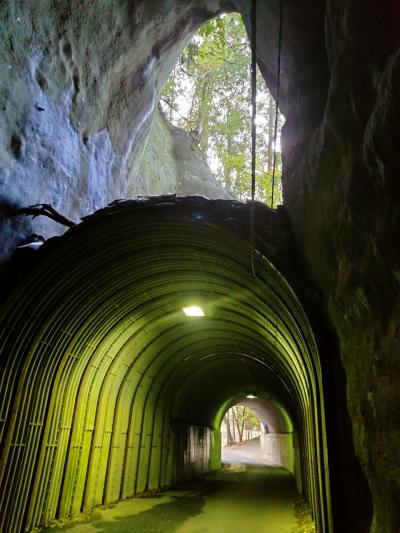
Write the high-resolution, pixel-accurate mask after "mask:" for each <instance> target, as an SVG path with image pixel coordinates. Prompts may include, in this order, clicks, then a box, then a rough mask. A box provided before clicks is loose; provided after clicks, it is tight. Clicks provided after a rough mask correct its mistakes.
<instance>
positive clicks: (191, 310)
mask: <svg viewBox="0 0 400 533" xmlns="http://www.w3.org/2000/svg"><path fill="white" fill-rule="evenodd" d="M182 311H183V312H184V313H185V315H186V316H204V311H203V309H202V308H201V307H199V306H198V305H191V306H190V307H183V308H182Z"/></svg>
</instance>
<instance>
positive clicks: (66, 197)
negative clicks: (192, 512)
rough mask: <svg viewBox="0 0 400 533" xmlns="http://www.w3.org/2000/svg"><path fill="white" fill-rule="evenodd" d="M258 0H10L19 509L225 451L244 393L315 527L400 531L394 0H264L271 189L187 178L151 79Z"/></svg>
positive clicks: (157, 477)
mask: <svg viewBox="0 0 400 533" xmlns="http://www.w3.org/2000/svg"><path fill="white" fill-rule="evenodd" d="M252 3H253V2H250V0H232V1H231V0H188V1H183V0H126V1H125V0H124V1H118V2H117V1H114V2H107V1H106V0H93V1H91V2H81V1H80V0H69V1H66V0H60V1H58V2H34V1H33V0H31V1H29V0H26V1H25V0H24V1H22V0H3V2H0V20H1V23H2V37H3V38H2V39H1V41H0V68H1V71H2V76H1V77H0V109H1V113H2V120H1V121H0V339H1V342H0V350H1V355H0V365H1V367H0V380H1V387H0V405H1V408H0V409H1V411H0V432H1V436H0V457H1V459H0V524H1V525H0V529H1V530H2V531H4V532H5V533H9V532H10V533H11V532H20V531H30V530H32V529H34V528H36V527H40V526H42V525H45V524H49V523H50V522H51V521H52V519H53V518H56V519H57V518H64V517H74V516H76V515H77V514H79V513H80V512H83V511H87V512H89V510H91V509H96V508H98V507H97V506H98V505H100V504H104V505H107V504H113V503H115V502H117V501H119V500H124V501H125V499H127V498H129V497H130V496H133V495H138V494H142V493H143V492H144V493H146V492H151V491H161V490H163V489H164V488H167V487H169V486H171V485H174V484H175V483H179V482H181V481H182V480H185V479H186V478H187V477H189V476H191V475H200V474H203V473H205V472H206V471H207V470H212V469H218V468H219V467H220V440H219V439H220V433H219V429H220V423H221V420H222V417H223V415H224V413H225V412H226V410H227V409H228V408H229V407H230V406H232V405H234V404H236V403H237V402H239V401H240V402H242V401H244V398H245V397H246V396H247V395H248V394H249V393H250V394H252V395H254V396H257V401H258V403H257V402H256V405H253V406H254V408H255V409H256V410H257V411H258V413H259V416H260V418H261V419H262V420H264V422H263V423H265V424H266V426H268V429H269V431H268V433H267V434H266V437H267V440H268V441H269V443H270V444H271V450H272V449H274V450H277V453H278V452H279V455H280V456H281V457H282V461H286V463H287V466H288V467H289V470H292V471H293V475H294V478H295V480H296V484H297V488H298V490H299V491H300V492H301V494H302V495H303V497H304V499H305V500H306V501H307V502H308V503H309V505H310V508H311V512H312V515H313V518H314V520H315V523H316V525H317V530H318V532H320V531H323V532H329V533H330V532H334V533H398V531H399V530H400V513H399V508H400V488H399V479H400V463H399V461H398V447H399V438H400V436H399V427H400V422H399V420H400V417H399V401H398V399H399V392H398V384H399V380H400V365H399V357H398V354H399V350H400V341H399V339H400V333H399V332H400V327H399V318H400V298H399V294H400V292H399V284H400V252H399V250H400V247H399V246H398V242H399V233H400V211H399V198H400V189H399V155H398V146H399V131H400V124H399V117H400V112H399V97H398V95H399V79H400V78H399V72H400V52H399V51H400V34H399V31H398V28H399V24H400V14H399V8H398V5H397V3H396V2H372V1H369V2H358V1H356V0H343V1H341V2H338V1H337V0H326V1H323V2H320V1H319V0H307V1H300V0H299V1H298V2H291V1H289V0H268V1H266V0H257V16H256V30H257V31H256V33H257V38H256V43H255V45H256V46H255V59H256V63H257V64H258V67H259V69H260V72H261V74H262V77H263V79H264V81H265V83H266V85H267V86H268V88H269V89H270V91H271V93H272V94H273V95H274V97H275V98H276V95H277V94H278V89H279V97H280V98H279V108H280V111H281V112H282V113H283V115H284V116H285V119H286V120H285V125H284V127H283V130H282V137H281V140H282V144H281V146H282V197H283V205H282V206H280V207H279V208H278V209H274V210H268V209H267V208H265V207H262V206H258V205H255V207H254V205H253V206H252V204H247V205H246V204H240V203H237V202H234V201H227V202H225V201H218V200H215V199H214V200H205V199H201V198H198V197H197V198H194V197H193V198H192V197H188V198H186V199H182V198H180V196H183V195H184V194H183V193H180V192H179V186H180V183H179V180H178V179H177V177H176V175H175V174H176V173H175V174H174V175H173V178H172V179H171V180H170V181H168V180H167V179H166V178H165V176H166V175H167V174H168V172H167V170H168V169H167V166H168V161H169V159H168V157H161V156H160V153H163V152H162V149H163V146H161V148H160V146H154V144H153V145H152V141H151V139H150V137H149V132H150V129H151V127H152V122H153V118H154V114H155V111H156V109H157V103H158V101H159V99H160V95H161V92H162V88H163V87H164V86H165V84H166V81H167V79H168V76H169V74H170V73H171V71H172V69H173V68H174V65H175V64H176V61H177V59H178V57H179V55H180V53H181V51H182V49H183V47H184V46H185V44H187V42H188V40H189V39H190V38H191V36H192V35H193V34H194V32H195V31H196V30H197V29H198V28H199V27H201V25H202V24H204V23H205V22H207V21H209V20H211V19H212V18H214V17H217V16H219V15H221V14H222V13H228V12H238V13H240V14H241V16H242V17H243V22H244V24H245V26H246V29H247V32H248V33H250V26H251V25H250V10H251V4H252ZM279 34H280V35H281V38H279ZM278 56H279V57H280V59H281V61H280V67H281V68H280V76H278V70H279V68H278V61H277V58H278ZM149 139H150V140H149ZM161 141H162V142H161V144H164V145H165V144H167V135H165V138H163V139H161ZM149 147H150V148H152V149H153V154H155V155H156V156H157V157H158V159H157V157H155V159H156V162H157V161H158V162H157V165H156V166H157V168H158V171H159V175H160V178H157V181H156V182H155V180H154V179H153V178H154V176H151V175H147V174H146V171H145V170H146V169H143V167H142V166H141V165H142V160H143V154H144V152H145V150H146V149H147V148H149ZM260 149H261V150H263V149H265V146H260ZM157 150H158V151H157ZM160 150H161V152H160ZM185 155H187V154H185ZM190 185H191V186H192V185H193V183H191V184H190ZM194 189H195V187H194V186H193V187H191V190H192V192H190V193H189V194H204V192H203V191H199V190H197V191H196V190H194ZM169 193H176V196H174V195H173V194H172V195H169ZM148 196H155V197H156V198H153V199H150V198H147V197H148ZM158 196H160V197H158ZM145 197H146V198H145ZM121 198H122V199H128V198H135V200H127V201H126V202H120V201H118V199H121ZM38 204H40V205H42V206H43V205H44V206H50V207H51V208H53V214H54V210H55V211H56V213H58V214H59V215H60V213H61V218H60V216H59V217H58V220H54V217H53V219H51V218H48V217H46V216H38V212H37V210H36V211H33V214H34V216H33V217H32V216H31V215H32V211H30V215H29V216H28V215H27V210H28V212H29V209H30V208H32V206H36V209H37V206H38ZM108 205H109V207H105V206H108ZM252 208H254V209H255V216H254V226H253V227H252V225H251V224H250V220H251V209H252ZM42 214H43V213H42ZM47 214H48V212H47ZM56 218H57V217H56ZM60 220H61V224H60ZM65 222H66V223H67V226H68V227H70V228H71V229H69V230H68V231H66V232H65ZM32 237H33V238H34V239H36V238H38V239H39V241H40V242H41V241H42V240H44V241H45V244H44V245H43V246H39V244H40V243H39V242H38V241H35V243H34V244H35V245H34V246H32V248H35V250H27V249H25V248H24V246H25V243H26V241H27V240H29V239H31V238H32ZM36 248H37V249H36ZM190 306H198V307H199V308H201V309H202V311H203V312H204V316H199V317H189V316H186V315H185V313H184V311H183V309H184V308H186V307H190ZM271 409H272V410H274V412H275V415H274V417H273V419H271V416H270V411H271ZM280 442H281V444H279V443H280ZM288 442H289V444H290V446H292V448H290V446H289V448H290V449H291V450H292V452H293V453H292V458H291V460H290V461H291V462H290V461H289V460H286V459H284V456H285V453H284V449H285V446H286V444H287V443H288ZM284 443H286V444H284ZM268 445H269V444H268Z"/></svg>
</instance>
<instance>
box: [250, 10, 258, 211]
mask: <svg viewBox="0 0 400 533" xmlns="http://www.w3.org/2000/svg"><path fill="white" fill-rule="evenodd" d="M256 45H257V0H251V43H250V46H251V199H252V201H253V202H254V197H255V194H256V144H257V139H256V136H257V124H256V117H257V51H256Z"/></svg>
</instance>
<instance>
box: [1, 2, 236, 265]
mask: <svg viewBox="0 0 400 533" xmlns="http://www.w3.org/2000/svg"><path fill="white" fill-rule="evenodd" d="M230 5H231V4H230V2H228V1H226V0H220V1H211V2H210V1H207V0H191V1H189V2H172V1H166V2H156V1H150V2H148V1H146V2H144V1H134V2H119V3H115V2H111V3H110V2H105V1H103V0H99V1H96V2H90V3H87V2H86V3H82V2H78V1H73V2H57V3H52V5H51V6H49V4H48V2H34V1H33V0H30V1H28V2H25V1H24V2H22V1H19V2H15V1H13V0H7V1H5V2H2V3H1V6H0V19H1V21H2V40H1V45H0V46H1V48H0V50H1V52H0V69H1V71H2V72H3V73H5V74H6V75H3V76H2V77H1V80H0V106H1V109H2V116H3V121H2V124H1V128H0V209H1V214H3V215H4V214H7V213H8V212H9V211H10V208H13V207H15V206H16V207H21V206H26V205H31V204H36V203H40V202H45V203H50V204H52V205H53V206H54V207H55V208H56V209H58V210H59V211H61V212H62V213H63V214H65V215H66V216H67V217H68V218H72V219H75V220H79V218H80V217H81V216H84V215H86V214H88V213H91V212H93V211H94V210H96V209H98V208H99V207H102V206H104V205H107V204H108V203H109V202H110V201H112V200H114V199H117V198H125V197H127V195H128V194H129V193H132V194H136V193H138V194H152V193H153V191H152V190H147V189H146V183H144V182H143V180H141V179H139V178H138V168H139V165H140V161H141V156H142V153H143V149H144V146H145V142H146V138H147V135H148V132H149V129H150V125H151V121H152V116H153V112H154V110H155V108H156V105H157V100H158V97H159V95H160V91H161V90H162V88H163V86H164V84H165V82H166V80H167V78H168V76H169V74H170V72H171V70H172V68H173V66H174V64H175V62H176V60H177V58H178V56H179V53H180V51H181V49H182V47H183V46H184V45H185V43H186V41H187V39H188V38H189V37H190V36H191V35H192V34H193V32H194V31H196V29H197V28H198V27H199V26H200V25H201V24H202V23H203V22H205V21H206V20H208V19H209V18H210V17H212V16H214V15H216V14H218V13H219V12H220V11H221V9H222V8H223V7H225V8H227V7H229V6H230ZM63 231H64V229H63V227H62V226H59V225H58V224H54V223H52V222H51V221H47V220H38V219H36V220H35V221H33V222H32V221H31V220H30V219H27V218H24V219H18V220H16V219H13V220H6V221H5V222H4V223H3V224H2V227H1V232H2V239H1V241H0V242H1V244H0V246H1V248H2V254H1V255H2V256H3V257H4V256H8V255H9V254H10V253H11V251H12V249H13V247H14V246H15V244H16V243H18V242H20V241H21V240H23V238H24V237H25V236H26V235H27V234H29V233H32V232H36V233H41V234H44V235H45V236H49V235H52V234H56V233H60V232H63Z"/></svg>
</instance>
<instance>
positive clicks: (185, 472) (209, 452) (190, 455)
mask: <svg viewBox="0 0 400 533" xmlns="http://www.w3.org/2000/svg"><path fill="white" fill-rule="evenodd" d="M174 431H175V435H176V446H177V453H176V458H177V459H176V471H175V480H176V481H182V480H183V479H190V478H192V477H195V476H199V475H201V474H205V473H206V472H209V471H210V470H213V469H215V468H218V467H219V466H220V465H218V464H216V462H215V456H216V455H217V453H215V452H219V450H220V445H218V443H219V442H220V441H219V439H218V438H216V436H215V433H216V431H215V430H213V429H210V428H208V427H201V426H188V425H186V424H181V423H180V424H176V425H175V428H174Z"/></svg>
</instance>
